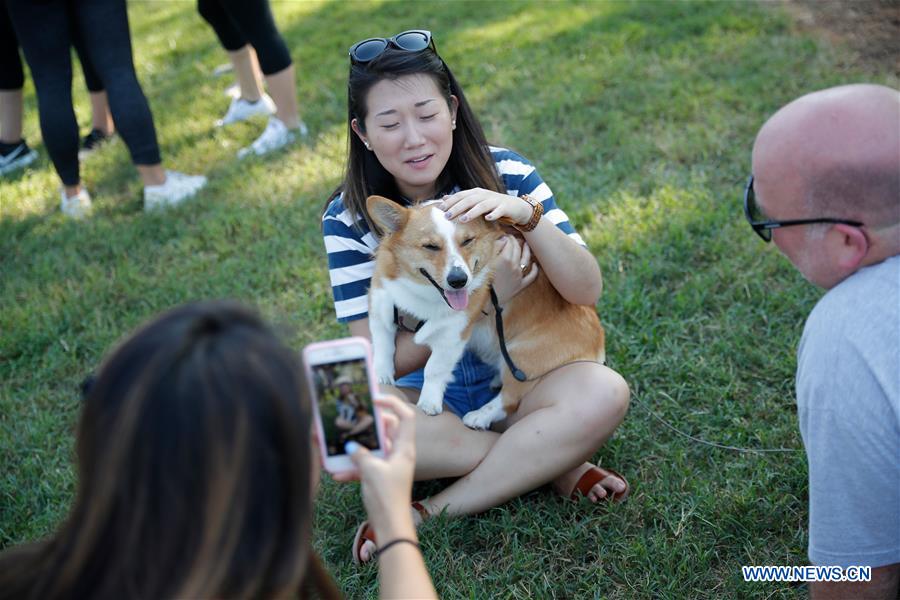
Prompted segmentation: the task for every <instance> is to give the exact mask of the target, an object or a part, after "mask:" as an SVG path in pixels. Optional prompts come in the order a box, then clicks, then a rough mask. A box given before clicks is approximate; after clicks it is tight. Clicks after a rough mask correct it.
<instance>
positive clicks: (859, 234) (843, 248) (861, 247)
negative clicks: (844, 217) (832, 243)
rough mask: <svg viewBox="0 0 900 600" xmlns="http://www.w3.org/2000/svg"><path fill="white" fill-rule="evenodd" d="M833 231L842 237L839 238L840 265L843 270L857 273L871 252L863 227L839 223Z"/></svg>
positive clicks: (838, 257)
mask: <svg viewBox="0 0 900 600" xmlns="http://www.w3.org/2000/svg"><path fill="white" fill-rule="evenodd" d="M833 231H834V232H835V233H837V234H839V235H840V237H839V238H838V243H839V244H840V245H839V247H838V256H837V259H838V265H839V266H840V267H841V268H842V269H847V270H848V271H851V272H852V271H855V270H856V269H857V268H858V267H859V264H860V263H861V262H862V260H863V259H864V258H865V257H866V254H867V253H868V252H869V239H868V238H867V237H866V234H865V232H864V231H863V230H862V228H861V227H855V226H853V225H844V224H843V223H838V224H837V225H834V226H833Z"/></svg>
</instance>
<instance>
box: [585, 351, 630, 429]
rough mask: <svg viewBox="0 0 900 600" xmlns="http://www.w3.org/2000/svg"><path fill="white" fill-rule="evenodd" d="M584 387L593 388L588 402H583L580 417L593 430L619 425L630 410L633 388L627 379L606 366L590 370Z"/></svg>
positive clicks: (612, 427) (586, 388) (613, 427)
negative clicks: (630, 387)
mask: <svg viewBox="0 0 900 600" xmlns="http://www.w3.org/2000/svg"><path fill="white" fill-rule="evenodd" d="M582 383H583V385H584V387H583V389H585V390H591V391H590V392H589V393H588V398H587V400H588V401H587V402H583V403H581V410H580V411H579V413H580V414H579V418H581V419H583V420H584V421H583V422H584V425H585V426H586V427H587V428H588V429H589V430H591V431H598V432H606V431H609V430H611V429H615V428H616V427H618V425H619V423H621V422H622V420H623V419H624V418H625V414H626V413H627V412H628V405H629V403H630V401H631V390H630V389H629V387H628V383H627V382H626V381H625V379H624V378H623V377H622V376H621V375H619V374H618V373H616V372H615V371H613V370H612V369H608V368H606V367H598V368H597V369H593V370H592V371H591V372H590V375H589V376H588V377H587V379H586V380H584V381H583V382H582Z"/></svg>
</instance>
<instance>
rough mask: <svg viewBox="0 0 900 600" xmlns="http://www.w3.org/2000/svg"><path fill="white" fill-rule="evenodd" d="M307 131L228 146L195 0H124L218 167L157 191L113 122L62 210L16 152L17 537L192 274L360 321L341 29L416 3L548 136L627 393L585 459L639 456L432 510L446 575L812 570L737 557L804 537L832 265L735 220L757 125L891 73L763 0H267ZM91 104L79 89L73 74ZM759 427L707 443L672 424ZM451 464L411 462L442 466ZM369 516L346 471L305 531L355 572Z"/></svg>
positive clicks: (637, 590) (191, 142)
mask: <svg viewBox="0 0 900 600" xmlns="http://www.w3.org/2000/svg"><path fill="white" fill-rule="evenodd" d="M273 5H274V10H275V13H276V17H277V20H278V24H279V26H280V29H281V31H282V33H283V34H284V36H285V38H286V39H287V41H288V45H289V47H290V48H291V52H292V56H293V58H294V61H295V63H296V65H297V68H298V92H299V98H300V102H301V111H302V114H303V117H304V119H305V120H306V122H307V123H308V125H309V126H310V129H311V131H312V136H311V138H310V139H309V140H308V141H307V142H305V143H301V144H298V145H295V146H293V147H291V148H290V149H289V150H287V151H284V152H281V153H276V154H275V155H273V156H268V157H265V158H264V159H253V160H248V161H245V162H237V160H236V159H235V153H236V151H237V150H238V148H240V147H242V146H243V145H246V144H248V143H249V142H250V141H252V140H253V139H254V138H255V136H256V135H258V134H259V133H260V132H261V130H262V127H263V123H261V122H259V121H256V122H253V123H244V124H240V125H237V126H234V127H233V128H228V129H225V130H217V129H215V128H214V127H213V121H214V120H215V119H216V118H218V117H220V116H221V114H222V113H223V112H224V110H225V108H226V107H227V102H228V100H227V98H226V97H225V96H224V95H223V91H224V89H225V88H226V87H227V86H228V85H229V84H230V83H231V81H230V76H225V77H221V78H216V77H214V76H213V70H214V68H215V67H216V66H217V65H219V64H221V63H223V62H225V60H226V59H225V54H224V52H223V51H222V50H221V49H220V48H219V46H218V44H217V42H216V39H215V36H214V34H213V32H212V30H211V29H210V28H208V27H207V26H206V24H205V23H204V22H203V21H202V20H201V19H200V17H199V16H198V15H197V14H196V12H195V3H194V2H189V1H186V0H184V1H169V2H161V1H157V2H149V1H147V2H137V1H133V2H130V15H131V26H132V34H133V38H134V47H135V62H136V65H137V69H138V75H139V77H140V79H141V82H142V84H143V86H144V90H145V92H146V94H147V96H148V98H149V100H150V104H151V107H152V109H153V112H154V116H155V119H156V127H157V131H158V134H159V140H160V145H161V148H162V151H163V156H164V162H165V163H166V164H167V166H169V167H171V168H177V169H179V170H183V171H188V172H192V173H194V172H202V173H206V174H207V175H208V176H209V179H210V184H209V186H208V188H207V189H206V190H204V191H203V192H202V193H201V194H200V195H199V197H198V198H197V200H196V201H195V202H192V203H190V204H189V205H187V206H184V207H183V208H178V209H176V210H172V211H170V212H166V213H164V214H153V215H146V214H144V213H143V212H142V210H141V186H140V183H139V180H138V178H137V175H136V172H135V170H134V168H133V167H132V166H131V164H130V161H129V157H128V154H127V151H126V149H125V147H124V144H122V143H121V141H116V142H115V143H113V144H111V145H109V146H106V147H104V149H103V150H102V151H100V153H99V155H97V156H95V157H92V159H91V160H90V161H89V162H87V163H86V164H85V165H84V166H83V171H82V174H83V178H84V181H85V182H86V184H87V186H88V188H89V190H90V191H91V193H92V195H93V197H94V204H95V214H94V216H93V217H92V218H91V219H89V220H87V221H85V222H81V223H76V222H71V221H68V220H66V219H65V218H64V217H63V216H62V215H61V214H60V213H59V210H58V203H59V193H58V180H57V177H56V174H55V172H54V171H53V168H52V165H51V164H50V162H49V159H48V158H47V152H46V149H45V148H44V147H43V145H42V144H41V143H40V142H39V140H40V131H39V127H38V118H37V107H36V106H37V103H36V99H35V96H34V90H33V87H31V84H30V82H29V83H28V84H27V85H28V87H27V88H26V124H25V134H26V138H27V139H28V140H29V142H31V143H32V145H33V146H35V147H36V148H37V149H38V150H39V151H40V153H41V156H42V158H41V159H40V160H39V161H38V162H37V163H35V165H33V166H32V167H31V168H29V169H27V170H25V171H23V172H20V173H18V174H16V175H14V176H12V177H7V178H4V179H3V180H2V182H0V548H2V547H5V546H8V545H10V544H14V543H18V542H21V541H24V540H29V539H34V538H37V537H40V536H43V535H46V534H47V533H49V532H50V531H52V530H53V528H54V527H55V525H56V524H57V523H58V522H59V520H60V519H61V518H62V517H63V516H64V515H65V514H66V511H67V509H68V506H69V503H70V502H71V500H72V496H73V493H74V487H75V480H74V473H73V469H72V462H73V441H74V437H73V432H74V427H75V424H76V422H77V418H78V411H79V396H78V393H77V388H78V384H79V382H80V381H81V378H82V377H83V376H84V375H85V374H86V373H87V372H88V371H90V370H91V369H93V368H94V367H95V366H96V365H97V364H98V362H99V361H100V360H101V357H102V356H103V355H104V353H105V352H106V350H107V349H108V348H109V347H110V345H111V344H113V343H114V342H115V341H116V340H118V339H120V338H121V337H122V336H123V335H124V334H126V333H127V332H129V331H130V330H131V329H132V328H134V327H135V326H136V325H137V324H139V323H141V322H142V321H144V320H146V319H147V318H148V317H150V316H151V315H154V314H155V313H157V312H159V311H161V310H163V309H166V308H168V307H170V306H172V305H175V304H178V303H180V302H184V301H187V300H192V299H200V298H214V297H230V298H238V299H241V300H245V301H247V302H251V303H253V304H255V305H257V306H259V307H260V309H261V310H262V311H263V312H264V313H265V314H266V315H267V316H269V317H270V318H272V319H273V320H275V321H277V322H279V323H282V324H285V325H287V326H289V327H290V328H291V330H292V331H294V333H293V335H292V339H291V342H292V343H293V344H294V345H295V346H296V347H297V348H299V347H301V346H302V345H303V344H305V343H307V342H310V341H313V340H316V339H321V338H326V337H336V336H341V335H344V334H345V331H346V330H345V329H344V328H343V327H342V326H340V325H339V324H338V323H337V322H336V321H335V320H334V313H333V308H332V301H331V292H330V287H329V283H328V275H327V270H326V266H325V253H324V247H323V244H322V241H321V238H320V235H319V215H320V211H321V208H322V206H323V203H324V201H325V199H326V198H327V196H328V194H329V193H330V191H331V190H332V189H333V188H334V187H335V185H336V184H337V183H338V182H339V179H340V176H341V172H342V169H343V166H344V165H343V159H344V154H345V151H346V137H345V135H346V124H345V121H344V119H345V118H346V92H345V89H346V76H347V56H346V51H347V48H348V47H349V46H350V44H352V43H353V42H354V41H356V40H358V39H360V38H363V37H368V36H373V35H390V34H393V33H396V32H398V31H402V30H404V29H410V28H427V29H431V30H432V31H433V32H434V33H435V39H436V43H437V48H438V50H439V51H440V52H441V54H442V56H443V57H444V58H445V60H446V61H447V62H448V63H449V64H450V65H451V66H452V68H453V69H454V72H455V74H456V76H457V77H458V78H459V80H460V81H461V82H462V84H463V86H464V87H465V89H466V91H467V94H468V97H469V100H470V102H471V103H472V104H473V106H474V108H475V110H476V112H477V113H478V114H479V115H480V117H481V119H482V122H483V124H484V125H485V128H486V130H487V132H488V137H489V139H490V140H491V141H492V142H493V143H495V144H499V145H505V146H508V147H511V148H513V149H516V150H518V151H519V152H521V153H522V154H524V155H525V156H527V157H529V158H531V159H532V160H533V161H534V162H535V163H536V164H537V165H538V168H539V170H540V172H541V174H542V175H543V177H544V179H545V180H546V181H547V182H548V183H549V185H550V186H551V188H552V189H553V190H554V192H555V194H556V197H557V200H558V202H559V203H560V204H561V205H562V207H563V208H564V209H566V210H567V212H568V213H569V216H570V218H572V220H573V221H574V223H575V225H576V227H577V228H578V229H579V231H580V232H581V234H582V235H583V236H584V238H585V240H586V241H587V243H588V244H589V246H590V249H591V250H592V252H593V253H594V255H595V256H596V257H597V260H598V261H599V262H600V265H601V267H602V269H603V273H604V276H605V292H604V295H603V298H602V299H601V301H600V303H599V305H598V311H599V314H600V316H601V319H602V321H603V322H604V324H605V326H606V328H607V335H608V346H607V352H608V356H609V362H610V364H611V366H612V367H613V368H615V369H617V370H618V371H620V372H621V373H622V374H623V375H624V376H625V378H626V379H627V380H628V382H629V383H630V385H631V386H632V390H633V403H632V408H631V411H630V413H629V415H628V417H627V418H626V420H625V423H624V424H623V426H622V427H621V428H620V429H619V431H618V432H617V433H616V435H615V437H614V438H613V439H612V440H611V441H610V442H609V443H608V444H607V445H606V446H605V447H604V448H602V449H601V450H600V451H599V452H598V453H597V455H596V457H595V458H596V460H597V461H599V462H600V463H602V464H604V465H610V466H613V467H614V468H616V469H617V470H620V471H621V472H623V473H624V474H625V475H626V476H627V477H628V478H629V479H630V481H631V482H632V485H633V492H632V495H631V498H630V499H629V500H628V502H626V503H624V504H622V505H617V506H601V507H593V506H590V505H589V504H587V503H581V504H575V503H571V502H567V501H564V500H562V499H561V498H559V497H557V496H556V495H554V494H553V493H552V492H550V491H548V490H538V491H536V492H534V493H531V494H528V495H526V496H524V497H522V498H519V499H516V500H514V501H511V502H509V503H507V504H505V505H503V506H501V507H498V508H495V509H493V510H490V511H488V512H487V513H485V514H482V515H479V516H475V517H471V518H464V519H458V520H452V521H450V520H444V519H435V520H433V521H430V522H428V523H427V524H425V525H424V526H423V527H422V529H421V532H420V534H421V538H422V546H423V551H424V554H425V558H426V561H427V563H428V565H429V566H430V568H431V570H432V573H433V575H434V579H435V584H436V586H437V589H438V590H439V591H440V593H441V594H442V596H444V597H446V598H485V597H490V596H497V597H504V598H550V597H558V598H575V597H578V598H683V597H693V598H721V597H748V598H771V597H788V598H794V597H804V596H805V594H806V589H805V587H804V586H799V585H798V586H793V585H790V584H786V583H753V584H751V583H744V582H743V581H742V579H741V574H740V566H741V565H752V564H756V565H765V564H785V565H801V564H805V563H806V560H807V558H806V542H807V537H806V524H807V491H806V465H805V459H804V455H803V452H802V445H801V440H800V436H799V432H798V428H797V419H796V411H795V398H794V389H793V375H794V369H795V355H794V353H795V347H796V344H797V342H798V340H799V336H800V332H801V329H802V324H803V321H804V318H805V316H806V314H807V313H808V312H809V310H810V309H811V308H812V306H813V304H814V303H815V302H816V300H817V298H818V297H819V295H820V292H818V291H817V290H815V289H814V288H813V287H812V286H810V285H809V284H807V283H806V282H805V281H803V280H802V279H801V277H800V276H799V275H798V274H797V273H796V272H795V271H794V270H793V269H792V268H790V266H789V265H788V264H787V262H786V261H785V260H783V259H782V258H781V257H780V256H779V255H778V254H777V252H775V249H774V248H773V247H771V246H766V245H764V244H763V243H762V242H761V241H760V240H759V239H758V238H757V237H756V236H755V235H754V234H753V233H752V231H751V230H750V228H749V227H748V226H747V225H746V223H745V222H744V217H743V213H742V209H741V206H740V201H739V200H740V196H741V192H742V186H743V183H744V181H745V178H746V176H747V174H748V170H749V155H750V148H751V144H752V141H753V136H754V134H755V132H756V129H757V128H758V127H759V126H760V125H761V124H762V122H763V121H764V120H765V118H766V117H767V116H768V115H769V114H771V113H772V112H773V111H774V110H775V109H777V108H778V107H779V106H781V105H783V104H784V103H786V102H787V101H788V100H790V99H792V98H794V97H796V96H798V95H800V94H801V93H804V92H807V91H812V90H815V89H819V88H823V87H826V86H829V85H834V84H839V83H846V82H853V81H864V80H866V81H874V82H880V83H886V84H888V85H892V86H894V87H897V86H898V80H897V78H896V76H893V75H890V74H889V72H888V71H884V72H877V71H870V72H864V71H860V70H859V67H848V66H846V64H847V63H846V62H845V61H843V60H842V50H841V49H840V48H837V49H835V48H832V47H830V46H827V45H825V44H823V43H821V42H818V41H816V40H814V39H812V38H810V37H807V36H806V35H801V34H799V33H798V32H796V31H795V30H794V29H793V26H792V24H791V21H790V19H789V17H788V16H787V14H786V13H782V12H780V8H779V7H778V6H777V5H770V6H764V5H757V4H755V3H750V2H599V1H598V2H586V3H550V2H537V3H535V2H521V3H520V2H458V1H457V2H440V3H437V2H436V3H432V2H414V3H399V2H380V3H362V2H332V3H314V2H299V1H298V2H275V3H273ZM74 87H75V90H76V97H77V102H78V104H77V107H76V108H77V113H78V115H79V120H80V122H81V123H82V132H83V133H86V131H87V126H88V124H89V106H88V103H87V97H86V94H85V93H84V90H83V84H82V81H81V79H80V75H76V79H75V85H74ZM660 419H664V420H665V421H666V422H668V423H670V424H672V425H674V426H675V427H677V428H678V429H680V430H682V431H684V432H687V433H690V434H691V435H693V436H696V437H698V438H702V439H704V440H709V441H714V442H716V443H720V444H724V445H729V446H738V447H743V448H750V449H778V448H785V449H788V450H789V451H787V452H769V453H757V452H749V451H734V450H723V449H719V448H714V447H711V446H708V445H705V444H701V443H697V442H694V441H691V440H690V439H687V438H686V437H684V436H682V435H680V434H678V433H676V432H675V431H673V430H672V429H671V428H669V427H667V426H666V425H664V424H663V423H662V422H661V421H660ZM440 485H441V484H440V483H434V482H432V483H427V484H423V485H420V486H418V487H417V490H416V493H417V495H421V494H427V493H432V492H434V491H435V490H436V489H438V488H439V486H440ZM362 518H363V509H362V503H361V500H360V497H359V493H358V490H357V489H356V487H355V486H353V485H338V484H334V483H333V482H329V481H325V482H323V485H322V489H321V491H320V498H319V503H318V513H317V523H316V538H315V544H316V547H317V548H318V550H319V551H320V552H321V554H322V556H323V558H324V559H325V561H326V562H327V564H328V566H329V567H330V569H331V570H332V572H333V573H335V575H336V577H337V579H338V582H339V584H340V586H341V587H342V589H343V590H344V591H345V593H346V594H347V596H348V597H351V598H360V597H373V596H374V595H375V590H376V569H375V567H372V566H367V567H364V568H362V569H357V568H355V567H354V566H353V564H352V562H351V561H350V553H349V547H350V542H351V540H352V536H353V532H354V530H355V527H356V525H357V524H358V522H359V521H360V520H361V519H362Z"/></svg>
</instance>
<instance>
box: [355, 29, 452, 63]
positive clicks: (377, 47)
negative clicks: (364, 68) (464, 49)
mask: <svg viewBox="0 0 900 600" xmlns="http://www.w3.org/2000/svg"><path fill="white" fill-rule="evenodd" d="M391 46H393V47H394V48H398V49H400V50H405V51H406V52H421V51H422V50H424V49H426V48H428V47H429V46H430V47H431V49H432V50H433V51H434V52H435V53H437V48H435V46H434V40H433V39H432V38H431V32H430V31H426V30H424V29H410V30H409V31H403V32H401V33H398V34H397V35H395V36H394V37H389V38H369V39H366V40H363V41H361V42H356V43H355V44H353V45H352V46H350V60H351V61H352V62H353V63H356V64H360V65H364V64H366V63H369V62H372V61H373V60H375V59H376V58H378V57H379V56H381V55H382V54H384V51H385V50H387V49H388V48H390V47H391Z"/></svg>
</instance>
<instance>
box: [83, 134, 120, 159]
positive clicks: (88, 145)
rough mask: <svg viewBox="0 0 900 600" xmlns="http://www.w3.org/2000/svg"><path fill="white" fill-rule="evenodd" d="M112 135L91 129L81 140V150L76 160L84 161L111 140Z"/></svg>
mask: <svg viewBox="0 0 900 600" xmlns="http://www.w3.org/2000/svg"><path fill="white" fill-rule="evenodd" d="M114 135H115V134H114V133H111V134H109V135H107V134H105V133H103V132H102V131H100V130H99V129H91V132H90V133H89V134H87V135H86V136H84V139H83V140H81V150H79V151H78V158H80V159H81V160H84V159H85V158H87V157H88V156H90V155H91V154H92V153H93V152H94V151H95V150H97V149H98V148H100V146H102V145H103V144H105V143H106V142H108V141H109V140H111V139H112V138H113V136H114Z"/></svg>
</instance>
